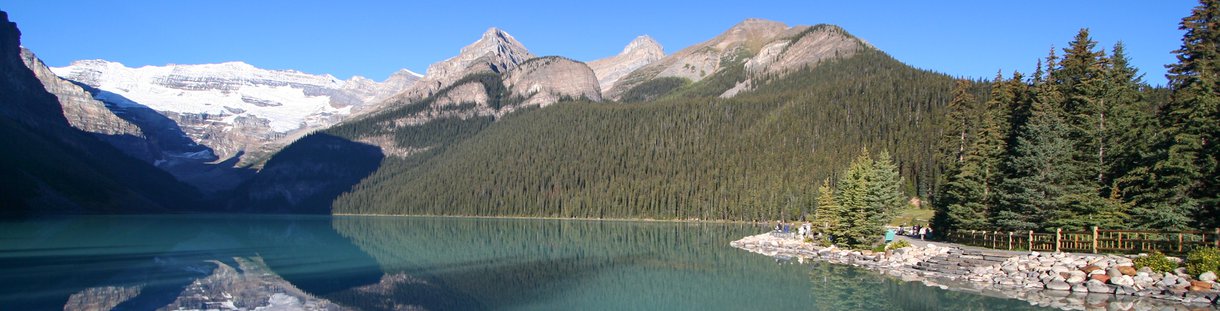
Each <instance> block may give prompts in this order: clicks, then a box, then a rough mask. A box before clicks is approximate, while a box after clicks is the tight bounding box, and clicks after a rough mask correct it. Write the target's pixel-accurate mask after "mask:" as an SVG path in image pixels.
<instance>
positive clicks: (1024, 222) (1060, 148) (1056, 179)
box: [995, 49, 1075, 230]
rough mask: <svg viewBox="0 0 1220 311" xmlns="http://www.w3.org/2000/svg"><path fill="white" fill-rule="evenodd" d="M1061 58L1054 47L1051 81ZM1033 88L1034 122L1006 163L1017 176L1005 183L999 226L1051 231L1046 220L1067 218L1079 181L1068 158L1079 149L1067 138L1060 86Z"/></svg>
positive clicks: (1043, 81) (1041, 84)
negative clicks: (1073, 188) (1072, 189)
mask: <svg viewBox="0 0 1220 311" xmlns="http://www.w3.org/2000/svg"><path fill="white" fill-rule="evenodd" d="M1057 60H1058V58H1057V57H1056V56H1055V53H1054V49H1052V50H1051V54H1050V56H1048V57H1047V62H1046V67H1047V68H1046V70H1045V72H1046V76H1047V77H1053V76H1054V75H1055V70H1056V69H1057V68H1056V66H1057ZM1035 80H1039V79H1038V78H1037V77H1035ZM1034 88H1035V93H1036V95H1035V97H1034V99H1033V104H1032V105H1031V107H1030V117H1029V121H1028V122H1027V123H1026V124H1025V126H1023V127H1022V128H1021V129H1020V130H1019V133H1018V135H1017V141H1016V146H1015V147H1014V149H1013V150H1014V154H1013V155H1012V157H1011V158H1010V159H1009V161H1008V164H1007V167H1008V171H1010V172H1011V173H1012V174H1013V176H1012V177H1011V178H1008V179H1006V180H1004V181H1003V183H1002V184H1001V185H1000V187H1001V188H1002V189H1003V191H1002V194H1003V196H1002V197H1001V198H1000V200H1001V201H1002V207H1001V210H1000V211H999V212H998V213H996V216H995V218H996V219H995V223H996V225H998V226H1000V227H1002V228H1005V229H1021V230H1028V229H1038V228H1045V229H1049V228H1050V227H1051V226H1048V225H1047V224H1046V223H1044V222H1043V221H1045V220H1049V219H1055V218H1054V217H1057V216H1062V215H1058V214H1059V211H1060V210H1063V209H1064V207H1065V196H1066V195H1067V194H1069V193H1070V192H1069V188H1070V187H1069V184H1070V183H1071V182H1074V181H1072V180H1071V179H1072V178H1073V177H1075V176H1073V175H1072V174H1070V172H1071V171H1072V170H1074V169H1075V168H1072V167H1069V166H1070V165H1071V163H1070V162H1071V161H1068V159H1070V158H1071V156H1072V155H1073V154H1074V151H1075V146H1074V144H1073V142H1072V141H1071V140H1070V139H1069V138H1068V136H1067V132H1068V129H1067V126H1066V124H1067V123H1066V122H1065V120H1064V119H1065V118H1064V112H1063V109H1062V108H1061V107H1062V106H1061V105H1062V102H1063V98H1062V96H1061V95H1060V93H1059V91H1058V86H1057V85H1056V84H1055V83H1054V82H1053V81H1052V79H1050V78H1046V79H1040V80H1039V83H1038V84H1036V85H1035V86H1034Z"/></svg>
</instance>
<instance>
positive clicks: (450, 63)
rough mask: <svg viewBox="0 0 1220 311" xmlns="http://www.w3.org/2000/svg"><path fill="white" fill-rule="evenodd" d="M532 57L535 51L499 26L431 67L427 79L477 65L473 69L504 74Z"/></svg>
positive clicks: (490, 29)
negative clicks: (454, 54)
mask: <svg viewBox="0 0 1220 311" xmlns="http://www.w3.org/2000/svg"><path fill="white" fill-rule="evenodd" d="M531 58H534V54H530V52H529V50H527V49H525V46H524V45H522V44H521V42H518V41H517V39H516V38H513V36H512V35H510V34H508V33H507V32H505V31H503V30H500V29H499V28H496V27H491V28H488V29H487V31H486V32H484V33H483V36H482V37H481V38H479V40H478V41H475V42H474V43H471V44H470V45H467V46H466V47H463V48H462V50H461V52H460V53H458V55H457V56H455V57H453V58H450V59H447V60H445V61H443V62H439V63H436V64H433V65H432V66H428V72H427V74H426V75H425V76H424V79H434V78H443V77H448V76H449V75H451V74H452V73H454V72H455V70H456V71H458V72H460V71H463V69H467V68H470V67H472V66H477V67H478V68H472V69H479V70H482V69H486V70H490V71H492V72H495V73H504V72H506V71H508V70H511V69H512V68H514V67H516V65H517V64H520V63H521V62H524V61H526V60H528V59H531ZM483 66H486V67H483ZM462 76H465V75H462ZM457 78H461V77H460V76H459V77H457Z"/></svg>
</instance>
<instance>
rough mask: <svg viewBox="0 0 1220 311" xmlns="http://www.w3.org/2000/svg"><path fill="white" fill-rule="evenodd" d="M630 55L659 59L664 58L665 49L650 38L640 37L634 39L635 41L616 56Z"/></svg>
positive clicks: (646, 36)
mask: <svg viewBox="0 0 1220 311" xmlns="http://www.w3.org/2000/svg"><path fill="white" fill-rule="evenodd" d="M632 54H639V55H643V56H647V57H655V58H657V59H660V58H661V57H665V49H664V48H663V47H661V44H660V43H657V41H656V40H653V39H652V37H649V36H648V35H642V36H639V37H635V40H631V43H628V44H627V47H625V48H623V52H622V53H619V54H618V55H632Z"/></svg>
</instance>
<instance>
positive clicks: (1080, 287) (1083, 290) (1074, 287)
mask: <svg viewBox="0 0 1220 311" xmlns="http://www.w3.org/2000/svg"><path fill="white" fill-rule="evenodd" d="M1072 292H1075V293H1087V292H1089V287H1088V286H1085V285H1084V283H1080V284H1076V285H1072Z"/></svg>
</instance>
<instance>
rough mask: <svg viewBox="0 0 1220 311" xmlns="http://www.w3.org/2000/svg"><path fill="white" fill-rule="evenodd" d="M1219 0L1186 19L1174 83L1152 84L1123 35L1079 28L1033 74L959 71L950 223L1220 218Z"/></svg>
mask: <svg viewBox="0 0 1220 311" xmlns="http://www.w3.org/2000/svg"><path fill="white" fill-rule="evenodd" d="M1217 20H1220V2H1218V1H1212V0H1205V1H1203V2H1202V3H1201V4H1200V5H1199V6H1198V7H1196V8H1195V9H1194V10H1193V11H1192V12H1191V15H1190V16H1188V17H1186V18H1184V19H1183V20H1182V23H1181V29H1182V30H1184V31H1185V35H1184V37H1183V38H1182V46H1181V48H1180V49H1178V50H1176V51H1174V54H1176V55H1177V58H1178V62H1177V63H1175V64H1171V65H1168V66H1167V67H1168V68H1169V74H1168V78H1169V85H1168V86H1167V88H1165V89H1162V88H1155V87H1150V86H1148V85H1147V84H1146V83H1144V82H1143V81H1142V75H1141V74H1139V72H1138V70H1137V69H1136V68H1133V67H1131V65H1130V64H1129V59H1128V58H1127V56H1126V53H1125V51H1124V47H1123V45H1122V43H1121V42H1120V43H1117V44H1115V45H1114V46H1113V47H1112V48H1111V49H1109V52H1108V53H1107V51H1106V50H1104V49H1101V48H1099V47H1097V42H1096V41H1095V40H1093V39H1092V37H1090V35H1089V31H1088V29H1082V30H1081V31H1080V32H1079V33H1078V34H1077V35H1076V37H1075V38H1074V39H1073V40H1072V41H1071V42H1069V43H1068V45H1067V47H1066V48H1063V49H1062V51H1061V53H1062V56H1059V55H1057V53H1056V50H1055V49H1053V48H1052V49H1051V51H1050V53H1049V55H1048V56H1047V57H1046V58H1045V59H1042V60H1039V62H1038V66H1037V69H1036V71H1035V72H1034V73H1033V74H1031V75H1030V76H1028V77H1026V76H1024V75H1023V74H1021V73H1017V72H1014V73H1013V74H1012V75H1011V76H1010V77H1003V76H1002V75H999V74H997V76H996V77H995V79H994V80H993V81H991V83H990V85H989V92H987V94H986V96H982V97H983V98H980V97H979V96H976V94H975V93H974V92H972V91H971V89H972V86H971V83H970V82H966V81H962V82H959V83H958V84H957V85H956V87H955V88H954V90H953V93H952V100H951V101H950V102H949V103H948V105H947V107H946V113H947V116H946V118H945V119H944V120H945V121H946V122H945V124H944V125H943V126H942V130H943V132H942V133H943V134H942V135H941V138H940V140H939V143H938V150H939V152H938V163H940V169H941V171H942V172H943V173H942V174H941V175H940V176H942V178H941V180H939V181H938V184H937V185H938V187H937V190H936V192H935V193H936V195H935V197H934V205H935V208H936V210H937V213H936V218H935V222H936V224H937V225H938V226H939V227H942V228H954V229H986V230H991V229H995V228H999V229H1003V230H1053V228H1064V229H1068V230H1082V229H1086V228H1089V227H1092V226H1099V227H1103V228H1144V229H1158V230H1186V229H1192V228H1213V227H1216V226H1220V212H1218V211H1217V203H1218V201H1220V199H1218V193H1220V189H1218V188H1217V185H1218V184H1220V177H1217V176H1218V174H1217V154H1220V150H1217V147H1216V145H1217V143H1216V142H1217V139H1220V135H1218V133H1220V132H1218V129H1220V117H1218V116H1217V102H1218V101H1220V93H1218V90H1220V76H1217V75H1218V74H1220V71H1218V70H1220V63H1218V62H1217V61H1216V60H1217V59H1218V58H1217V56H1220V29H1217V28H1216V27H1217V26H1218V25H1217V23H1218V22H1217ZM1166 94H1167V95H1168V96H1166Z"/></svg>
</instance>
